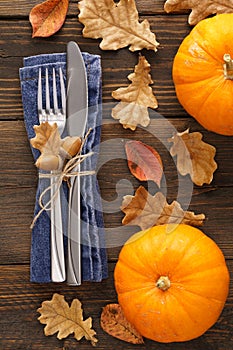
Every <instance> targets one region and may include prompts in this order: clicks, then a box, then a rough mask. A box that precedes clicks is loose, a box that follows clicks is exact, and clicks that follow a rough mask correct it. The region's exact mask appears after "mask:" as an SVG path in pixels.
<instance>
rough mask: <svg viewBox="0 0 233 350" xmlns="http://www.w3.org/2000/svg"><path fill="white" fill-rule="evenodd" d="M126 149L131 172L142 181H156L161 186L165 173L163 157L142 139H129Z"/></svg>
mask: <svg viewBox="0 0 233 350" xmlns="http://www.w3.org/2000/svg"><path fill="white" fill-rule="evenodd" d="M125 151H126V157H127V162H128V167H129V169H130V171H131V173H132V174H133V175H134V176H135V177H136V178H137V179H139V180H140V181H148V180H152V181H154V182H155V183H156V184H157V185H158V186H160V181H161V178H162V175H163V164H162V159H161V157H160V155H159V154H158V152H157V151H156V150H155V149H154V148H153V147H151V146H148V145H146V144H145V143H143V142H141V141H135V140H131V141H127V142H126V143H125Z"/></svg>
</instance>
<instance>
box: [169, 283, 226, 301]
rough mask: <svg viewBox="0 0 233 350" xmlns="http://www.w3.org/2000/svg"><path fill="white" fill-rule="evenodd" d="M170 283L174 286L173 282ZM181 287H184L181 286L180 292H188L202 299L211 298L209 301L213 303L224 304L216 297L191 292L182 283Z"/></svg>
mask: <svg viewBox="0 0 233 350" xmlns="http://www.w3.org/2000/svg"><path fill="white" fill-rule="evenodd" d="M172 284H173V285H174V286H175V282H173V283H172ZM177 285H178V283H177ZM182 287H184V288H182V292H186V293H190V294H192V295H194V296H197V297H199V298H201V299H204V300H211V301H213V302H215V303H218V304H224V303H223V302H222V301H221V300H218V299H216V298H211V297H205V296H203V295H201V294H199V293H196V292H193V291H192V290H190V289H188V288H186V287H185V286H184V285H182ZM172 294H173V293H172Z"/></svg>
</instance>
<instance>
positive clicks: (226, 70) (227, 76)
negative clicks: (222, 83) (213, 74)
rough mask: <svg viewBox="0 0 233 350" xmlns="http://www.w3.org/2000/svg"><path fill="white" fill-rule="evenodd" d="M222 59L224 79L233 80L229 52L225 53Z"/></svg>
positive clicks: (232, 67) (232, 64)
mask: <svg viewBox="0 0 233 350" xmlns="http://www.w3.org/2000/svg"><path fill="white" fill-rule="evenodd" d="M223 59H224V62H225V63H224V65H223V68H224V76H225V79H230V80H233V59H232V58H231V55H230V54H229V53H225V55H224V56H223Z"/></svg>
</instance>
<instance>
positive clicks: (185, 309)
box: [169, 283, 195, 324]
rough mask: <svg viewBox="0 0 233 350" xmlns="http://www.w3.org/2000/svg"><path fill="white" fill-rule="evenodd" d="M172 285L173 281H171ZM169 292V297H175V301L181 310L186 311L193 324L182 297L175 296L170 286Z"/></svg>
mask: <svg viewBox="0 0 233 350" xmlns="http://www.w3.org/2000/svg"><path fill="white" fill-rule="evenodd" d="M172 285H173V283H172ZM169 293H170V297H173V298H174V299H176V301H177V303H178V304H179V305H180V306H181V307H182V309H183V311H184V312H185V313H186V315H188V317H189V319H190V320H191V322H192V323H194V324H195V322H194V321H193V318H192V316H191V315H190V314H189V312H188V310H187V308H185V305H184V304H183V302H182V298H180V299H179V298H177V296H176V295H175V293H174V292H173V291H172V288H170V290H169Z"/></svg>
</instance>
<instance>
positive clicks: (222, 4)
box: [164, 0, 233, 25]
mask: <svg viewBox="0 0 233 350" xmlns="http://www.w3.org/2000/svg"><path fill="white" fill-rule="evenodd" d="M164 9H165V11H166V12H173V11H179V10H187V9H192V11H191V13H190V15H189V24H191V25H195V24H197V23H198V22H199V21H201V20H202V19H204V18H206V17H207V16H209V15H213V14H220V13H230V12H233V0H202V1H200V0H167V1H166V2H165V4H164Z"/></svg>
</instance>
